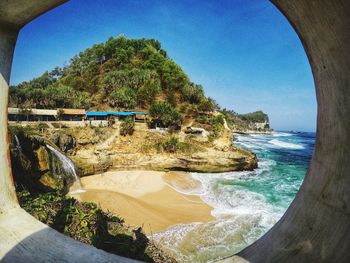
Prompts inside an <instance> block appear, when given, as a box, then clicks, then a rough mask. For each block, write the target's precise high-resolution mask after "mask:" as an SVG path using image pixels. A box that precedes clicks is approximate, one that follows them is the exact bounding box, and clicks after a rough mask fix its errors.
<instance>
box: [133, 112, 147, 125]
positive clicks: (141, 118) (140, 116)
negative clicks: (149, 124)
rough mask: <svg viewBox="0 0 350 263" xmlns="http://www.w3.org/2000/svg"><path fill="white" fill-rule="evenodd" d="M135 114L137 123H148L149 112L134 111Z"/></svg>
mask: <svg viewBox="0 0 350 263" xmlns="http://www.w3.org/2000/svg"><path fill="white" fill-rule="evenodd" d="M133 113H134V114H135V121H137V122H146V121H147V115H148V113H147V112H144V111H134V112H133Z"/></svg>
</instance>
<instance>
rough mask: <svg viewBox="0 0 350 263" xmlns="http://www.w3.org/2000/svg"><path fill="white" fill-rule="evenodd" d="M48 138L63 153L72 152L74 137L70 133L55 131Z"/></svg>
mask: <svg viewBox="0 0 350 263" xmlns="http://www.w3.org/2000/svg"><path fill="white" fill-rule="evenodd" d="M50 140H51V141H52V142H53V143H54V144H55V145H56V146H57V147H58V148H60V149H61V151H63V152H65V153H72V150H73V149H74V148H75V146H76V142H75V139H74V137H73V136H72V135H70V134H66V133H62V132H55V133H53V134H52V135H51V136H50Z"/></svg>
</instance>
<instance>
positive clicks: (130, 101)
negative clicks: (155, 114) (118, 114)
mask: <svg viewBox="0 0 350 263" xmlns="http://www.w3.org/2000/svg"><path fill="white" fill-rule="evenodd" d="M110 99H111V101H112V104H113V106H117V107H120V108H124V109H134V108H135V106H136V94H135V92H134V91H133V90H132V89H130V88H120V89H117V90H115V91H114V92H113V93H112V94H111V95H110Z"/></svg>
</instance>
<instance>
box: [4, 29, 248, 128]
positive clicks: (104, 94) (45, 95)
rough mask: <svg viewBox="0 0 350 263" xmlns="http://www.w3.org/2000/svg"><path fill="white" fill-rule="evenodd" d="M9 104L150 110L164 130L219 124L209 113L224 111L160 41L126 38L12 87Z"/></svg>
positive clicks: (111, 40) (27, 106) (111, 41)
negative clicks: (191, 124) (185, 123)
mask: <svg viewBox="0 0 350 263" xmlns="http://www.w3.org/2000/svg"><path fill="white" fill-rule="evenodd" d="M9 106H10V107H19V108H39V109H40V108H41V109H55V108H84V109H87V110H135V109H136V110H147V111H150V112H151V113H152V114H151V115H152V116H153V117H154V116H156V117H157V116H158V117H159V116H160V117H161V118H163V121H162V122H163V125H165V126H168V125H176V126H179V125H181V124H182V122H183V121H186V120H192V119H194V120H196V121H197V122H198V123H202V124H208V123H209V124H210V123H212V122H216V121H215V119H214V120H212V117H210V116H209V117H208V113H210V112H213V111H219V110H220V108H219V106H218V105H217V104H216V102H215V101H214V100H213V99H211V98H209V97H207V96H206V95H205V93H204V89H203V87H202V86H201V85H198V84H194V83H192V82H191V81H190V79H189V77H188V76H187V75H186V73H185V72H184V71H183V70H182V69H181V67H180V66H179V65H177V64H176V63H175V62H174V61H173V60H172V59H170V58H169V56H168V55H167V52H166V51H165V50H164V49H162V47H161V44H160V42H159V41H157V40H154V39H127V38H125V37H124V36H119V37H117V38H113V37H111V38H110V39H109V40H108V41H107V42H105V43H100V44H96V45H94V46H92V47H90V48H87V49H86V50H84V51H83V52H80V53H79V54H78V55H76V56H74V57H73V58H72V59H71V60H70V62H69V63H68V64H67V65H65V66H64V67H62V68H60V67H56V68H55V69H53V70H52V71H50V72H45V73H44V74H43V75H42V76H40V77H38V78H35V79H33V80H31V81H25V82H22V83H20V84H18V85H16V86H12V87H11V89H10V96H9ZM203 116H204V117H203ZM236 117H237V118H238V119H237V121H236V124H237V123H240V122H242V123H244V122H246V117H245V116H244V115H242V116H236ZM231 119H232V118H231ZM248 121H250V120H248ZM237 125H238V124H237Z"/></svg>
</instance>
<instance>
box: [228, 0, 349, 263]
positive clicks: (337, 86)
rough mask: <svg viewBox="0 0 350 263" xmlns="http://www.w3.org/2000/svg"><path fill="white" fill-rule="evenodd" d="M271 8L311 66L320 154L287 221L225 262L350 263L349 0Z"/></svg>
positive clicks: (281, 1) (292, 1) (281, 2)
mask: <svg viewBox="0 0 350 263" xmlns="http://www.w3.org/2000/svg"><path fill="white" fill-rule="evenodd" d="M272 2H273V3H275V4H276V6H277V7H278V8H279V9H280V10H281V11H282V12H283V13H284V14H285V16H286V17H287V18H288V19H289V21H290V23H291V24H292V25H293V27H294V28H295V30H296V32H297V33H298V35H299V37H300V39H301V41H302V43H303V45H304V48H305V51H306V53H307V55H308V58H309V61H310V64H311V67H312V72H313V75H314V80H315V86H316V95H317V102H318V116H317V141H316V145H315V147H316V148H315V153H314V156H313V158H312V162H311V165H310V168H309V171H308V174H307V176H306V178H305V180H304V183H303V185H302V187H301V189H300V190H299V192H298V194H297V197H296V198H295V200H294V201H293V203H292V205H291V206H290V207H289V209H288V210H287V212H286V213H285V215H284V216H283V217H282V219H281V220H280V221H279V222H278V223H277V224H276V225H275V226H274V227H273V228H272V229H271V230H270V231H269V232H268V233H267V234H266V235H264V236H263V237H262V238H260V239H259V240H258V241H256V242H255V243H254V244H252V245H251V246H249V247H248V248H246V249H244V250H243V251H241V252H240V253H238V255H237V256H235V257H232V258H228V259H226V261H224V262H298V263H302V262H344V263H345V262H350V155H349V154H350V54H349V50H350V1H349V0H332V1H329V0H273V1H272Z"/></svg>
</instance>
